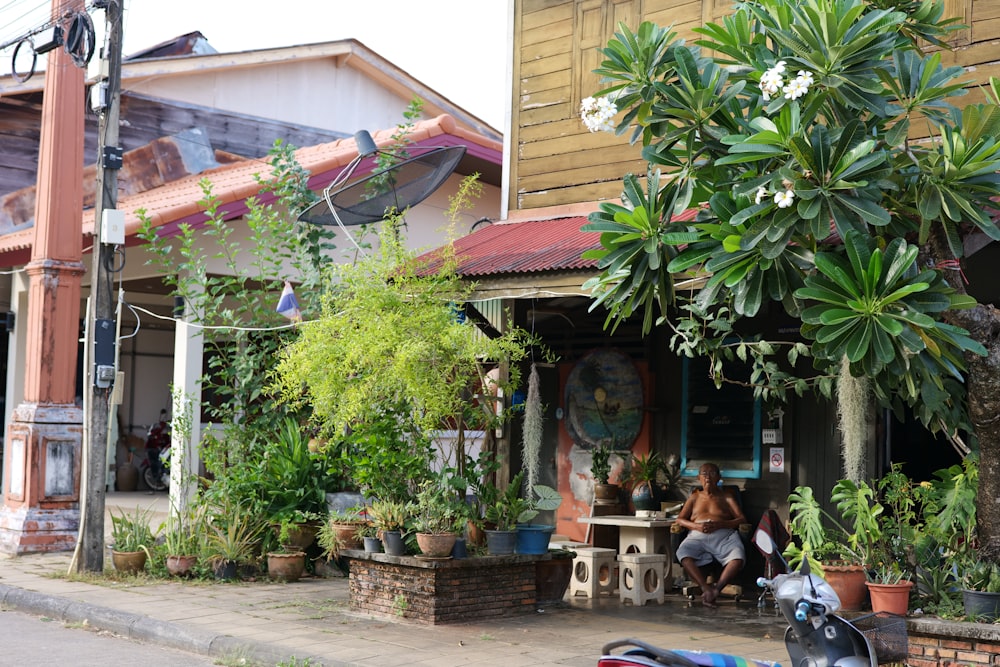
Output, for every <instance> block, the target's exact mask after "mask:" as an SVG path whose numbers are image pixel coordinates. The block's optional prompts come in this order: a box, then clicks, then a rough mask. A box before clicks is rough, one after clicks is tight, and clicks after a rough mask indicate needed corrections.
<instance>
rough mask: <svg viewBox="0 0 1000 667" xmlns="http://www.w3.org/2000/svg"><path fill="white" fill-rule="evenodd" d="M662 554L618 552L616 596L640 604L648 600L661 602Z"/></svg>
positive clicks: (664, 561) (663, 559)
mask: <svg viewBox="0 0 1000 667" xmlns="http://www.w3.org/2000/svg"><path fill="white" fill-rule="evenodd" d="M666 563H667V557H666V556H664V555H663V554H637V553H629V554H618V597H619V599H620V600H621V601H622V602H624V601H626V600H631V601H632V604H634V605H638V606H642V605H644V604H646V603H647V602H649V601H650V600H656V602H657V604H663V567H664V565H666Z"/></svg>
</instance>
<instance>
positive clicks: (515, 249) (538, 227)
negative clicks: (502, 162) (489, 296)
mask: <svg viewBox="0 0 1000 667" xmlns="http://www.w3.org/2000/svg"><path fill="white" fill-rule="evenodd" d="M696 213H697V209H690V210H688V211H685V212H684V213H683V214H681V215H680V216H678V217H677V220H691V219H693V218H694V216H695V214H696ZM585 224H587V218H586V217H584V216H570V217H562V218H550V219H547V220H531V221H525V222H499V223H494V224H492V225H490V226H489V227H485V228H483V229H479V230H477V231H474V232H472V233H471V234H468V235H466V236H463V237H462V238H460V239H458V240H457V241H455V242H454V243H453V247H454V248H455V257H456V259H457V261H458V274H459V275H461V276H464V277H468V278H476V277H480V278H481V277H485V276H498V275H505V274H524V273H539V272H542V271H579V270H581V269H594V268H596V267H597V262H596V261H595V260H592V259H586V260H585V259H582V258H581V255H582V254H583V253H584V251H586V250H590V249H592V248H598V247H600V245H601V244H600V238H601V235H600V233H599V232H584V231H580V227H582V226H583V225H585ZM434 264H435V263H433V262H432V264H431V266H429V267H428V268H430V269H433V268H436V267H435V266H434Z"/></svg>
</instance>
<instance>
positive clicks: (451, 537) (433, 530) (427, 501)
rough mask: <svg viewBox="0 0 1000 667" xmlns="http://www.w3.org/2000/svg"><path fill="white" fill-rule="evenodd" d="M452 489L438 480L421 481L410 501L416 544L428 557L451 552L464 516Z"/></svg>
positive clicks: (448, 554)
mask: <svg viewBox="0 0 1000 667" xmlns="http://www.w3.org/2000/svg"><path fill="white" fill-rule="evenodd" d="M458 502H459V500H458V498H457V497H456V495H455V493H454V491H452V490H451V489H449V488H448V487H446V486H444V485H442V484H441V482H440V481H438V480H428V481H426V482H424V483H423V484H422V485H421V487H420V490H419V491H417V496H416V499H415V500H414V501H413V502H411V503H410V506H409V511H410V513H411V514H412V515H413V529H414V530H415V531H416V538H417V545H418V546H419V547H420V551H421V552H423V554H424V556H426V557H428V558H445V557H448V556H450V554H451V550H452V548H453V547H454V546H455V540H456V538H457V537H458V533H457V530H458V527H459V524H460V523H463V522H464V520H465V515H464V513H463V512H462V508H461V507H459V506H458Z"/></svg>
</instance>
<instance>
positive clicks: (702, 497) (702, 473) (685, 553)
mask: <svg viewBox="0 0 1000 667" xmlns="http://www.w3.org/2000/svg"><path fill="white" fill-rule="evenodd" d="M721 478H722V477H721V475H720V473H719V466H717V465H715V464H714V463H706V464H704V465H703V466H701V468H700V469H699V471H698V480H699V481H700V482H701V490H698V491H695V492H694V493H692V494H691V496H690V497H689V498H688V499H687V502H686V503H684V507H683V508H682V509H681V512H680V514H678V515H677V521H676V523H677V524H678V525H680V526H681V527H683V528H687V529H688V531H689V532H688V535H687V537H685V538H684V541H683V542H681V543H680V545H678V547H677V559H678V560H679V561H680V563H681V566H682V567H683V568H684V572H686V573H687V575H688V577H690V578H691V579H692V580H694V581H695V582H696V583H697V584H698V586H699V587H700V588H701V591H702V593H701V602H702V604H704V605H705V606H707V607H714V606H715V599H716V598H717V597H719V591H721V590H722V589H723V588H725V587H726V584H728V583H729V582H730V581H732V580H733V578H734V577H735V576H736V575H737V573H739V571H740V570H741V569H743V563H744V561H745V560H746V552H745V550H744V549H743V543H742V542H741V541H740V536H739V533H738V531H737V529H738V528H739V526H740V524H741V523H746V517H744V516H743V510H741V509H740V505H739V503H738V502H737V501H736V496H735V494H733V493H732V492H731V491H727V490H725V489H723V488H722V487H720V486H719V480H720V479H721ZM713 559H714V560H717V561H719V562H720V563H722V574H721V575H720V576H719V580H718V581H717V582H716V583H715V584H714V585H713V584H709V583H708V582H706V581H705V575H703V574H702V572H701V569H700V566H703V565H708V564H709V563H711V562H712V560H713Z"/></svg>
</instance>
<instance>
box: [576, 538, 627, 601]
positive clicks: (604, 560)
mask: <svg viewBox="0 0 1000 667" xmlns="http://www.w3.org/2000/svg"><path fill="white" fill-rule="evenodd" d="M574 551H576V558H574V559H573V577H572V578H571V579H570V580H569V594H570V597H573V596H575V595H576V594H577V593H585V594H586V595H587V597H588V598H596V597H597V596H598V595H600V594H601V593H608V594H609V595H610V594H612V593H614V592H615V586H616V584H617V583H618V578H617V577H616V576H615V553H616V552H615V550H614V549H605V548H604V547H580V548H578V549H574Z"/></svg>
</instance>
